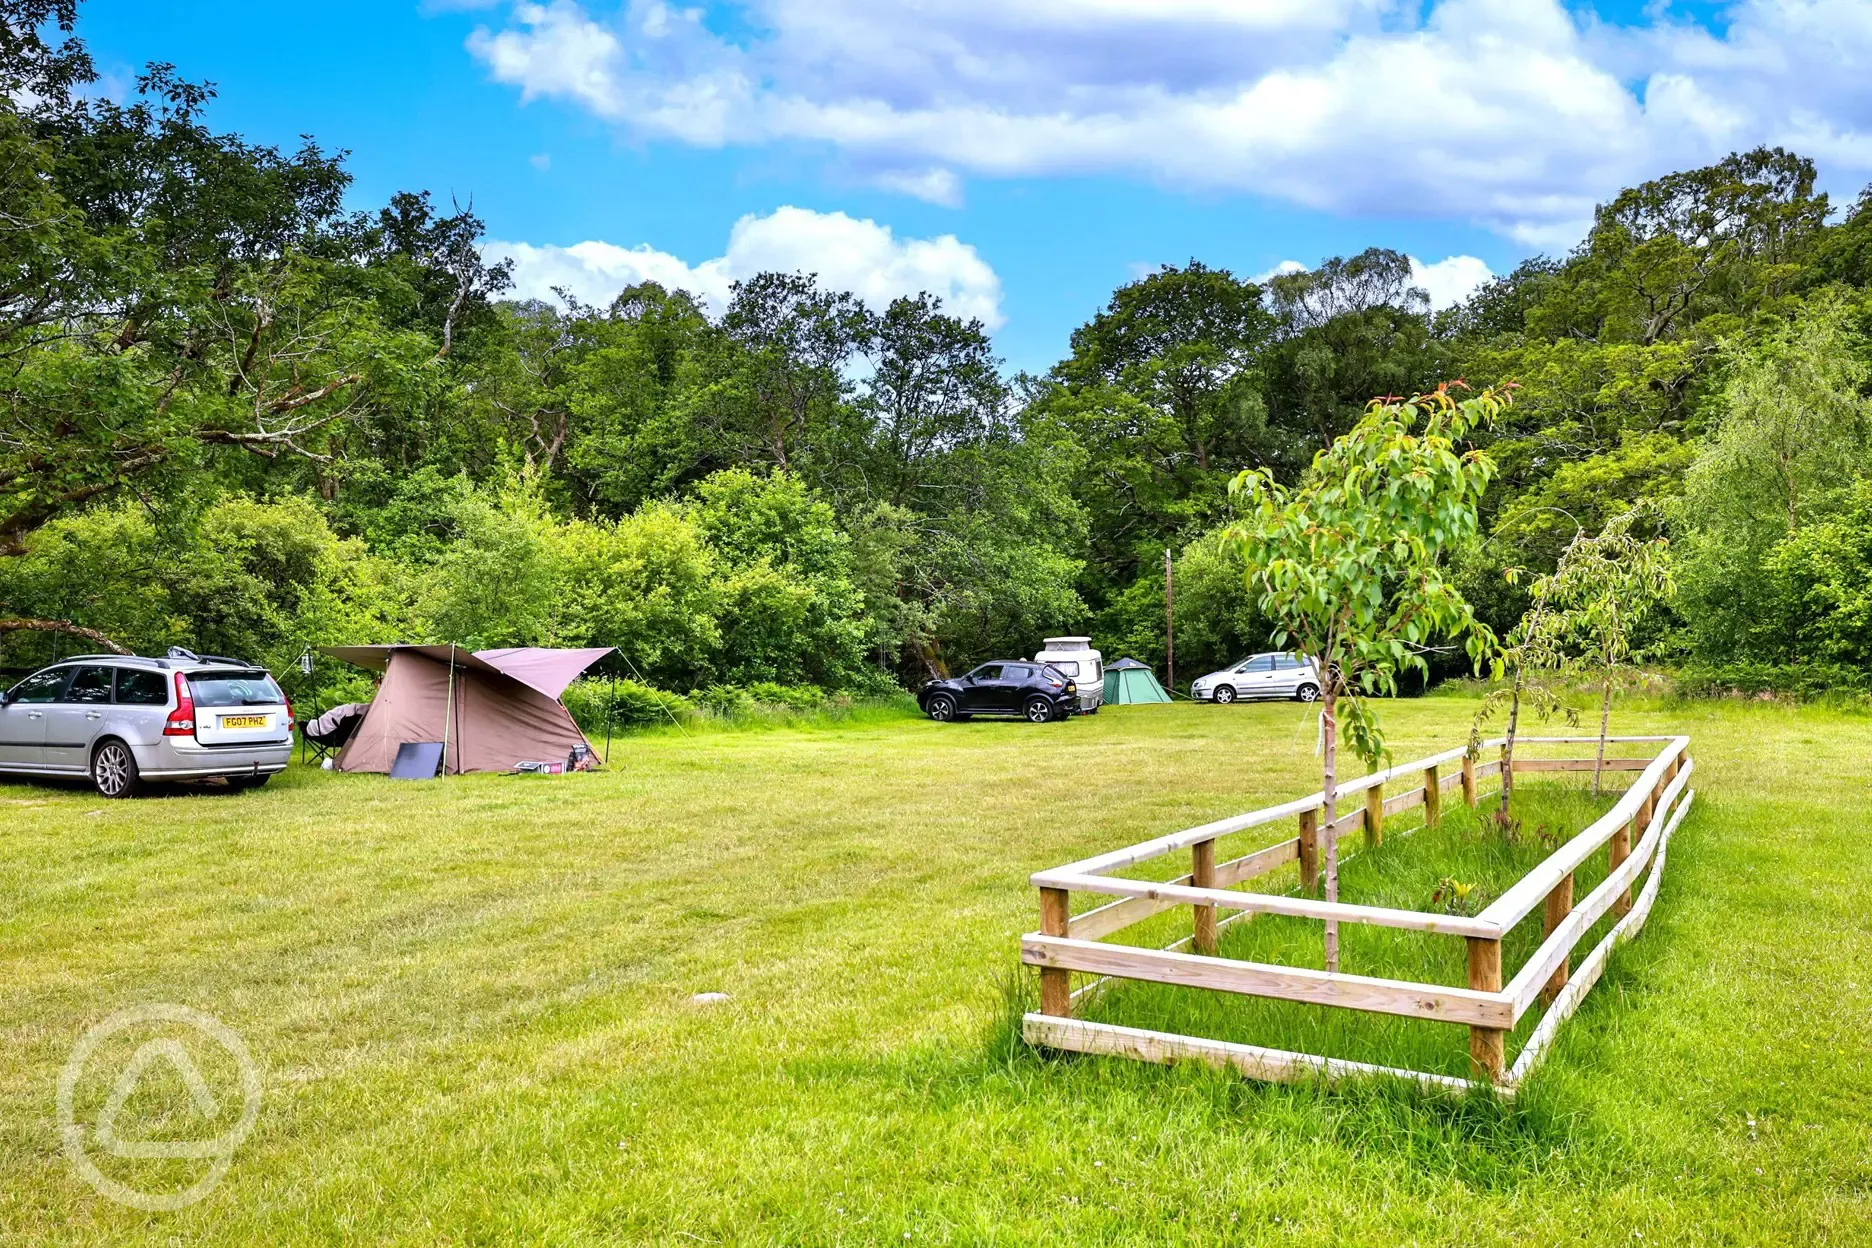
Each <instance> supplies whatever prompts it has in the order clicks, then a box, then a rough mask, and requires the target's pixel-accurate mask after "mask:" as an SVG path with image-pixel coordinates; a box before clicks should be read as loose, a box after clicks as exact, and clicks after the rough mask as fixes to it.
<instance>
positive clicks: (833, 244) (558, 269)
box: [482, 207, 1004, 329]
mask: <svg viewBox="0 0 1872 1248" xmlns="http://www.w3.org/2000/svg"><path fill="white" fill-rule="evenodd" d="M482 251H483V253H484V254H485V255H486V256H487V257H488V258H489V259H490V260H498V259H500V258H503V257H506V258H510V259H512V260H513V262H514V285H515V290H514V293H515V294H516V295H517V296H518V297H520V298H523V299H551V298H553V291H554V289H555V288H563V289H564V290H566V291H567V292H568V293H569V294H571V295H573V296H574V297H576V298H577V299H578V300H580V301H581V302H583V303H592V304H607V303H609V302H610V301H611V300H612V299H613V298H615V297H616V295H617V293H618V292H619V291H620V290H623V289H624V288H625V287H626V286H631V285H634V284H636V283H638V282H658V283H660V284H662V285H663V286H665V287H667V288H670V289H680V290H686V291H688V292H689V293H690V294H692V295H695V296H696V297H697V298H698V299H700V300H701V301H702V302H703V303H704V304H705V305H706V306H708V307H709V308H710V309H711V310H712V311H715V312H720V311H721V310H722V309H723V308H725V307H726V306H727V304H728V298H729V288H730V286H731V285H732V284H733V283H734V282H737V281H740V280H744V279H746V278H750V277H753V276H754V275H755V274H757V273H762V272H768V271H777V272H783V273H816V274H818V275H819V278H820V282H821V284H822V285H824V286H826V287H829V288H831V289H834V290H849V291H851V292H852V293H854V294H856V295H857V296H858V297H859V298H860V299H863V300H864V301H865V303H867V304H869V305H870V306H871V307H873V308H877V309H882V308H884V307H885V306H887V305H888V304H889V303H890V301H891V300H892V299H895V298H897V297H898V296H900V295H916V294H918V293H920V292H923V291H928V292H929V293H931V294H934V295H938V296H941V298H942V301H943V307H944V310H945V311H947V312H949V313H950V314H951V315H954V316H960V317H964V318H973V319H979V320H980V321H981V322H982V323H983V324H984V325H986V326H987V327H988V328H989V329H998V328H1000V327H1001V325H1002V323H1003V321H1004V318H1003V316H1002V313H1001V279H1000V278H999V277H998V276H996V274H995V271H994V269H993V268H991V267H990V266H989V264H988V262H987V261H986V260H983V259H982V258H981V255H980V254H979V253H978V252H977V251H976V250H975V249H974V248H973V247H971V246H969V245H968V244H966V243H964V242H962V241H960V240H959V239H957V238H956V237H955V236H954V235H953V234H944V235H941V236H939V237H936V238H899V237H897V236H896V234H895V233H893V232H892V230H891V229H890V227H889V226H885V225H879V224H878V223H877V222H876V221H871V220H859V219H857V218H854V217H849V216H846V215H845V214H844V213H842V212H812V211H810V210H808V209H805V208H793V207H784V208H779V209H776V210H775V211H774V212H771V213H769V214H767V215H766V216H753V215H749V216H745V217H742V218H741V219H740V220H739V221H737V222H735V224H734V228H733V229H732V230H731V231H729V235H728V246H727V248H726V250H725V251H724V252H723V254H721V255H719V256H716V257H714V258H712V259H708V260H703V261H700V262H698V263H694V264H691V263H689V262H687V261H684V260H681V259H679V258H677V257H676V256H673V255H671V254H670V253H668V252H665V251H658V250H656V249H655V248H653V247H651V246H649V245H648V244H639V245H637V246H635V247H620V246H618V245H617V244H615V243H606V242H598V241H588V242H582V243H574V244H572V245H571V246H567V247H558V246H549V245H548V246H542V245H536V244H532V243H513V242H501V241H489V242H488V243H487V244H486V245H485V246H484V247H483V248H482Z"/></svg>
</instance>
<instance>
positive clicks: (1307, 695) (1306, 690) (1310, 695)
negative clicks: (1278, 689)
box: [1294, 685, 1319, 702]
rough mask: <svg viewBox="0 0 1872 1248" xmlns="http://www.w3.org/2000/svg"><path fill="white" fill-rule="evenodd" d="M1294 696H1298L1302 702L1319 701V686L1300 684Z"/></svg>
mask: <svg viewBox="0 0 1872 1248" xmlns="http://www.w3.org/2000/svg"><path fill="white" fill-rule="evenodd" d="M1294 696H1295V697H1297V698H1299V699H1300V700H1301V701H1302V702H1317V701H1319V686H1318V685H1301V686H1300V689H1299V691H1298V692H1296V693H1295V694H1294Z"/></svg>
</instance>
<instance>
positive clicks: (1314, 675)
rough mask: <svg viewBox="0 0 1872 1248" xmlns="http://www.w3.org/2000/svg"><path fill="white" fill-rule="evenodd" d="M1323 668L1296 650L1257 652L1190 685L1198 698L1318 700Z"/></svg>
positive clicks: (1216, 699) (1226, 700)
mask: <svg viewBox="0 0 1872 1248" xmlns="http://www.w3.org/2000/svg"><path fill="white" fill-rule="evenodd" d="M1319 696H1320V678H1319V670H1318V669H1317V668H1315V667H1314V666H1313V662H1312V660H1310V659H1303V658H1301V657H1300V656H1299V655H1295V654H1257V655H1255V656H1254V657H1253V658H1248V659H1243V660H1242V661H1241V662H1239V663H1237V664H1236V665H1235V666H1234V667H1229V668H1224V669H1223V670H1222V671H1219V672H1210V673H1209V674H1208V675H1207V676H1203V677H1200V678H1199V679H1198V680H1196V682H1195V683H1194V684H1192V685H1190V697H1192V698H1194V699H1196V701H1198V702H1236V701H1247V700H1248V699H1250V698H1298V699H1299V700H1300V701H1302V702H1313V701H1317V700H1318V699H1319Z"/></svg>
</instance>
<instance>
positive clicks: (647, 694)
mask: <svg viewBox="0 0 1872 1248" xmlns="http://www.w3.org/2000/svg"><path fill="white" fill-rule="evenodd" d="M565 704H566V709H567V710H569V711H571V712H572V718H573V719H574V720H576V721H577V722H578V726H579V727H580V728H582V729H584V731H585V733H586V735H587V736H590V735H591V734H592V733H594V732H603V731H604V730H605V728H606V727H607V725H608V726H610V727H612V728H616V729H626V728H654V727H656V726H657V725H659V724H669V723H676V724H682V723H686V722H688V721H690V720H693V719H694V718H695V717H696V705H695V703H694V702H691V701H690V700H689V699H688V698H685V697H683V696H682V695H681V694H679V693H667V692H665V691H664V690H662V689H656V688H653V687H652V686H650V685H645V684H639V683H638V682H637V681H634V680H619V681H610V680H599V679H591V680H581V681H577V682H575V683H574V684H573V685H572V687H571V688H569V689H567V690H566V691H565Z"/></svg>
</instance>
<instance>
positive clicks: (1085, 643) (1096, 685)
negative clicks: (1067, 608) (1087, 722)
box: [1034, 637, 1105, 715]
mask: <svg viewBox="0 0 1872 1248" xmlns="http://www.w3.org/2000/svg"><path fill="white" fill-rule="evenodd" d="M1034 662H1036V663H1048V664H1051V665H1052V666H1054V667H1057V668H1058V669H1059V670H1060V671H1062V672H1064V673H1065V674H1066V675H1068V676H1070V677H1072V678H1073V679H1074V680H1076V681H1078V682H1079V713H1080V714H1081V715H1096V714H1098V709H1099V707H1100V706H1102V705H1104V702H1105V656H1104V655H1102V654H1100V653H1099V652H1098V651H1096V650H1094V649H1093V648H1092V639H1091V638H1090V637H1049V638H1047V639H1046V645H1045V646H1044V647H1043V648H1042V649H1041V651H1040V653H1039V654H1036V655H1034Z"/></svg>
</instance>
